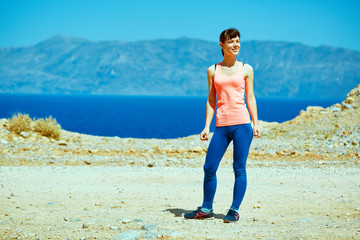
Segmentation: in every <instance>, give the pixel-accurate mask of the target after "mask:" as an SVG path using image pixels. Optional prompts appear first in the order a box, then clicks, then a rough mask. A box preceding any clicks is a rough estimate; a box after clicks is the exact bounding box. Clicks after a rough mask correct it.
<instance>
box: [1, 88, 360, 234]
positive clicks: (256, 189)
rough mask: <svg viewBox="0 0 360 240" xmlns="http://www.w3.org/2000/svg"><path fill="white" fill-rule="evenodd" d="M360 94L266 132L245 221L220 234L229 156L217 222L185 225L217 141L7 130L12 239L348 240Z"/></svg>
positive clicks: (352, 229) (358, 213)
mask: <svg viewBox="0 0 360 240" xmlns="http://www.w3.org/2000/svg"><path fill="white" fill-rule="evenodd" d="M359 104H360V85H359V86H357V88H355V89H353V90H352V91H351V92H350V93H349V94H348V96H347V97H346V99H345V100H344V101H343V102H342V103H339V104H335V105H333V106H331V107H329V108H325V109H324V108H321V107H308V108H307V110H306V111H303V112H301V113H300V115H299V116H297V117H296V118H294V119H292V120H290V121H287V122H284V123H275V122H273V123H269V122H260V126H261V129H262V137H261V138H260V139H255V138H254V140H253V143H252V146H251V149H250V154H249V157H248V190H247V193H246V196H245V199H244V202H243V204H242V206H241V208H240V215H241V217H240V221H239V223H236V224H224V223H223V222H222V217H223V215H224V214H225V213H226V210H227V209H226V208H227V207H228V204H229V203H228V201H229V199H231V194H232V184H233V173H232V146H229V148H228V151H227V152H226V154H225V156H224V158H223V160H222V162H221V166H220V168H219V174H218V177H219V185H220V187H219V189H218V192H217V195H216V198H215V201H216V202H215V204H214V206H215V207H216V209H215V213H216V217H215V219H214V220H213V221H192V220H185V219H184V218H183V217H182V216H181V214H182V213H184V212H186V211H190V210H193V209H194V208H195V207H196V206H197V205H198V204H201V203H200V201H201V199H202V186H201V183H202V165H203V162H204V158H205V155H206V151H207V146H208V144H209V142H201V141H200V140H199V136H198V135H193V136H188V137H185V138H178V139H133V138H118V137H99V136H91V135H85V134H79V133H74V132H68V131H65V130H61V136H60V139H59V140H55V139H51V138H47V137H43V136H41V135H39V134H38V133H34V132H23V133H20V135H17V134H14V133H11V132H9V131H8V130H7V124H8V120H7V119H0V183H1V185H0V196H1V197H0V205H1V206H3V207H2V208H1V209H0V232H1V233H2V237H3V238H4V239H9V238H10V239H19V238H21V239H64V238H71V239H224V238H227V239H263V238H274V239H351V238H354V239H356V238H359V236H360V224H359V222H358V219H359V217H360V200H359V199H360V185H358V184H357V183H358V182H359V181H360V177H359V174H358V173H359V171H360V164H359V160H360V155H359V145H360V111H359Z"/></svg>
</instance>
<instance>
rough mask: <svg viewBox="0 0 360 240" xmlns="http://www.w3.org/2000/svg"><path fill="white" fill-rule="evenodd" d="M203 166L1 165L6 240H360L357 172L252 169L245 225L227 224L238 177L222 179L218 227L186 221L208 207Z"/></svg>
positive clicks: (223, 174) (0, 224) (1, 224)
mask: <svg viewBox="0 0 360 240" xmlns="http://www.w3.org/2000/svg"><path fill="white" fill-rule="evenodd" d="M202 177H203V175H202V169H201V168H191V167H187V168H180V167H153V168H147V167H139V166H133V167H131V166H125V167H113V166H109V167H106V166H105V167H104V166H76V167H69V166H32V167H31V166H30V167H29V166H10V167H4V166H3V167H0V205H1V208H0V232H1V234H2V237H3V239H20V238H21V239H67V238H68V239H136V237H137V238H139V239H141V238H142V239H155V238H162V239H264V238H265V239H359V238H360V222H359V217H360V175H359V168H358V167H351V168H350V167H346V166H329V167H327V168H309V167H306V168H305V167H299V166H296V167H294V166H271V167H265V166H263V167H261V166H252V167H249V168H248V182H249V184H248V190H247V193H246V196H245V199H244V201H243V204H242V206H241V209H240V210H241V212H240V215H241V219H240V221H239V222H238V223H235V224H225V223H223V221H222V218H223V217H224V214H225V213H226V211H227V208H228V207H229V204H230V203H231V197H232V185H233V173H232V169H231V168H230V167H228V166H226V165H224V164H223V165H222V166H221V167H220V169H219V172H218V178H219V183H218V191H217V193H216V197H215V203H214V210H215V213H216V217H215V219H214V220H206V221H199V220H186V219H184V218H183V217H182V216H181V215H182V214H183V213H184V212H186V211H190V210H193V209H194V208H195V207H197V206H199V205H200V204H201V200H202Z"/></svg>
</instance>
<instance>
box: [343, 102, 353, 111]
mask: <svg viewBox="0 0 360 240" xmlns="http://www.w3.org/2000/svg"><path fill="white" fill-rule="evenodd" d="M341 106H342V108H343V109H349V110H352V109H353V107H352V106H351V105H350V104H347V103H344V102H343V103H342V104H341Z"/></svg>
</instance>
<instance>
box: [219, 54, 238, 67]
mask: <svg viewBox="0 0 360 240" xmlns="http://www.w3.org/2000/svg"><path fill="white" fill-rule="evenodd" d="M235 64H236V56H227V55H225V56H224V59H223V61H222V63H221V66H224V67H233V66H235Z"/></svg>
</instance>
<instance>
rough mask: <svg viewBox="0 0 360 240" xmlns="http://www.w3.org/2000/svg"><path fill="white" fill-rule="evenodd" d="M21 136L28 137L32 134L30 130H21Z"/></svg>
mask: <svg viewBox="0 0 360 240" xmlns="http://www.w3.org/2000/svg"><path fill="white" fill-rule="evenodd" d="M20 136H22V137H24V138H27V137H28V136H30V134H29V133H28V132H21V133H20Z"/></svg>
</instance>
